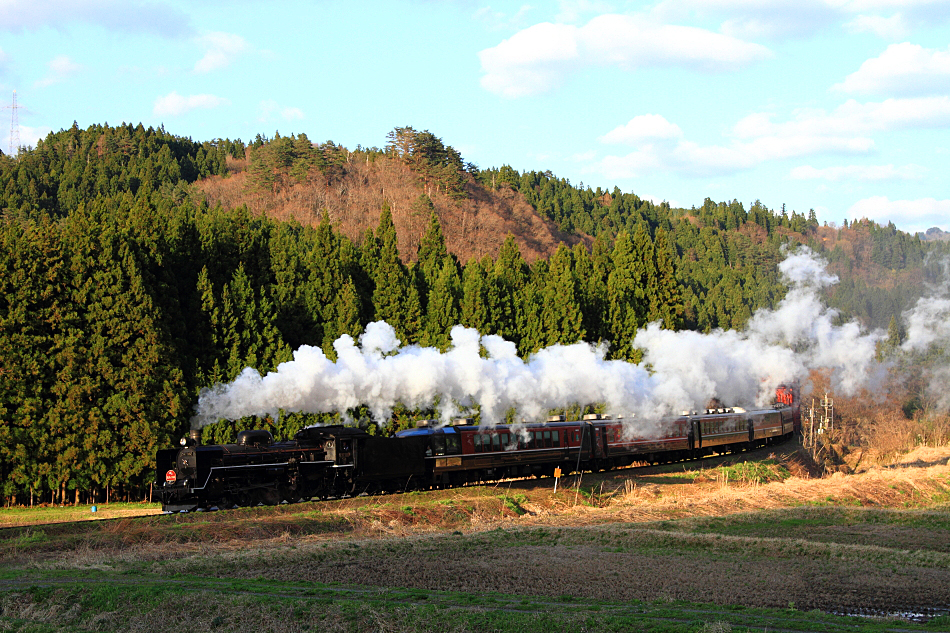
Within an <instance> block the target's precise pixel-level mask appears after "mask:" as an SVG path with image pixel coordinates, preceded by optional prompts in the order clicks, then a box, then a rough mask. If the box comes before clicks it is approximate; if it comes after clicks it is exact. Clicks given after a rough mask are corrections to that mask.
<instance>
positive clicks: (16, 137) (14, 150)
mask: <svg viewBox="0 0 950 633" xmlns="http://www.w3.org/2000/svg"><path fill="white" fill-rule="evenodd" d="M3 108H4V109H7V108H9V109H10V147H9V148H8V149H9V150H10V153H9V155H10V156H12V157H13V158H16V157H17V156H18V155H19V154H20V119H19V117H18V116H17V110H19V109H20V106H18V105H17V104H16V90H14V91H13V103H11V104H10V105H8V106H3Z"/></svg>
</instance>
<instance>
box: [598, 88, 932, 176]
mask: <svg viewBox="0 0 950 633" xmlns="http://www.w3.org/2000/svg"><path fill="white" fill-rule="evenodd" d="M948 125H950V97H925V98H916V99H888V100H886V101H882V102H872V103H863V104H862V103H858V102H857V101H854V100H849V101H847V102H846V103H844V104H842V105H841V106H839V107H838V108H836V109H835V110H834V111H832V112H830V113H829V112H825V111H824V110H818V109H800V110H796V111H795V112H794V113H793V115H792V117H791V118H790V119H789V120H786V121H778V122H776V121H773V115H771V114H768V113H764V112H760V113H755V114H751V115H749V116H746V117H745V118H743V119H741V120H739V121H738V122H737V123H736V124H735V126H733V129H732V134H731V138H730V139H729V142H728V143H727V144H725V145H699V144H697V143H694V142H691V141H688V140H685V139H684V138H683V137H682V131H681V130H680V128H679V127H678V126H676V125H675V124H673V123H670V122H669V121H667V120H666V119H665V118H663V117H662V116H660V115H641V116H639V117H634V118H633V119H631V121H630V122H628V123H627V124H626V125H622V126H619V127H617V128H615V129H613V130H611V131H610V132H608V133H607V134H605V135H604V136H602V137H601V139H600V140H601V141H602V142H624V141H625V140H626V141H627V142H630V143H632V144H639V146H638V148H637V150H636V151H634V152H631V153H629V154H627V155H625V156H606V157H604V158H603V159H601V161H600V162H599V163H596V164H595V165H592V166H589V167H588V168H587V170H588V171H590V172H597V173H601V174H603V175H604V176H605V177H607V178H618V179H620V178H632V177H636V176H642V175H644V174H647V173H651V172H674V173H679V174H683V175H686V176H693V177H709V176H717V175H726V174H732V173H736V172H738V171H742V170H746V169H751V168H752V167H755V166H757V165H760V164H762V163H765V162H768V161H775V160H785V159H789V158H802V157H805V156H816V155H823V154H844V155H847V154H865V153H868V152H870V151H871V150H873V149H874V140H873V138H871V135H872V134H874V133H876V132H888V131H892V130H899V129H906V128H940V127H946V126H948ZM649 134H653V136H652V137H651V136H648V135H649ZM844 169H845V171H843V172H834V171H826V172H824V173H818V170H814V171H812V168H810V167H808V168H800V170H799V171H796V172H794V173H795V175H794V177H796V178H825V179H831V176H837V177H843V176H845V175H847V169H850V170H851V171H852V174H851V177H856V178H859V177H863V178H868V179H884V178H887V177H894V178H905V179H906V178H917V177H920V176H921V174H922V171H921V170H922V168H919V167H917V166H912V165H909V166H905V167H902V168H897V169H895V168H893V167H891V168H890V169H892V170H893V172H888V168H886V167H882V168H863V169H864V170H865V171H864V172H860V171H859V170H861V169H862V168H860V167H852V168H844Z"/></svg>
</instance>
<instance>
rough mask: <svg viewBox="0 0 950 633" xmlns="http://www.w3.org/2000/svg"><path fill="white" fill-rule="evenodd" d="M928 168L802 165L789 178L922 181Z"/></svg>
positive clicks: (836, 180)
mask: <svg viewBox="0 0 950 633" xmlns="http://www.w3.org/2000/svg"><path fill="white" fill-rule="evenodd" d="M926 172H927V168H925V167H922V166H921V165H913V164H911V165H903V166H902V167H894V165H841V166H835V167H825V168H823V169H817V168H815V167H812V166H811V165H802V166H800V167H796V168H794V169H793V170H792V171H791V173H790V174H789V177H791V178H792V179H793V180H829V181H832V182H838V181H841V180H869V181H882V180H920V179H921V178H923V177H924V174H926Z"/></svg>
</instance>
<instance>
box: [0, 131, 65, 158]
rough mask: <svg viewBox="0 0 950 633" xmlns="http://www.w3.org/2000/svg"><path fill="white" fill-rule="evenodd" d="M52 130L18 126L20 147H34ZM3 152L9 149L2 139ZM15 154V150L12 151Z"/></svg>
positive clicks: (5, 140)
mask: <svg viewBox="0 0 950 633" xmlns="http://www.w3.org/2000/svg"><path fill="white" fill-rule="evenodd" d="M52 131H53V130H52V129H51V128H48V127H30V126H28V125H21V126H20V145H21V146H23V147H36V144H37V142H39V141H40V140H41V139H44V138H46V137H47V136H48V135H49V133H50V132H52ZM3 141H4V142H3V151H5V152H6V151H7V150H8V149H10V148H9V147H8V145H9V143H8V142H7V139H3ZM13 153H16V150H13Z"/></svg>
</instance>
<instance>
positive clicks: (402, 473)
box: [156, 386, 801, 512]
mask: <svg viewBox="0 0 950 633" xmlns="http://www.w3.org/2000/svg"><path fill="white" fill-rule="evenodd" d="M417 425H418V426H417V428H415V429H409V430H405V431H400V432H398V433H396V435H395V436H394V437H378V436H373V435H370V434H369V433H367V432H365V431H363V430H361V429H357V428H351V427H345V426H342V425H334V426H312V427H307V428H304V429H301V430H300V431H298V432H297V433H296V435H294V438H293V439H292V440H290V441H284V442H275V441H274V438H273V437H272V435H271V433H270V431H266V430H253V431H242V432H240V433H238V435H237V438H236V440H235V442H234V443H233V444H221V445H214V446H202V445H200V444H199V434H198V432H197V431H192V433H191V435H190V436H189V437H186V438H183V439H182V440H181V447H180V448H175V449H162V450H159V451H158V454H157V456H156V474H157V478H158V479H159V480H158V481H156V488H157V489H158V490H160V491H161V498H162V509H163V510H164V511H166V512H179V511H191V510H197V509H211V508H220V509H225V508H232V507H234V506H252V505H259V504H264V505H276V504H279V503H282V502H288V503H293V502H297V501H308V500H311V499H326V498H329V497H342V496H346V495H355V494H361V493H364V492H366V493H379V492H395V491H400V490H410V489H425V488H437V487H449V486H461V485H465V484H468V483H478V482H486V481H494V480H498V479H504V478H509V477H524V476H529V475H535V476H544V475H553V474H554V470H555V468H560V469H561V472H563V473H565V474H569V473H572V472H577V471H603V470H609V469H612V468H619V467H623V466H629V465H631V464H634V463H647V464H658V463H666V462H674V461H680V460H686V459H697V458H701V457H704V456H707V455H711V454H713V453H725V452H735V451H741V450H747V449H750V448H755V447H759V446H765V445H767V444H771V443H774V442H778V441H782V440H785V439H787V438H789V437H790V436H791V435H792V434H793V433H794V432H796V431H798V430H799V429H800V425H801V418H800V414H799V402H798V390H797V388H795V387H785V386H782V387H779V389H778V390H777V392H776V402H775V404H774V405H773V406H772V408H768V409H756V410H745V409H741V408H738V407H736V408H715V409H706V410H703V411H692V412H684V414H683V415H681V416H678V417H675V418H669V419H664V420H663V421H662V424H661V429H662V431H661V432H660V436H658V437H650V438H645V437H632V436H630V435H629V434H628V432H627V430H626V427H625V426H624V423H623V420H619V419H611V418H609V417H607V416H603V415H600V414H592V415H585V416H583V419H581V420H572V421H568V420H565V419H564V416H554V417H551V418H549V419H548V420H547V422H546V423H532V424H521V425H499V426H494V427H490V428H489V427H479V426H475V425H474V424H473V423H472V420H471V419H461V420H457V421H456V422H455V423H453V424H452V425H449V426H441V425H439V423H437V422H435V421H422V422H419V423H417ZM162 477H164V480H162Z"/></svg>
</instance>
